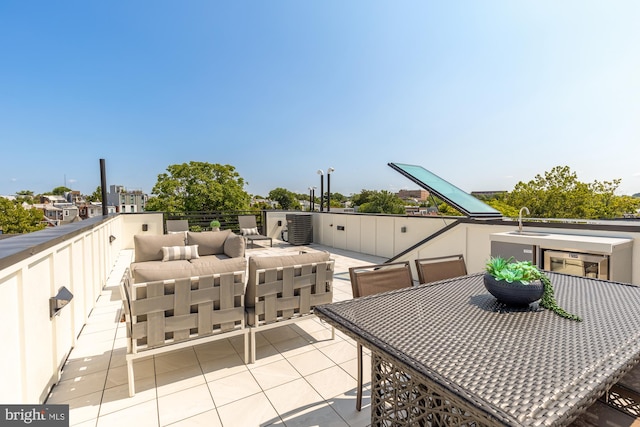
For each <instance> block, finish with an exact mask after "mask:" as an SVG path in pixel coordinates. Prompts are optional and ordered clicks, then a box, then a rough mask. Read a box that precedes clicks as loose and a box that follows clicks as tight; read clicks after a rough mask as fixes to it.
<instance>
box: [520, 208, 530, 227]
mask: <svg viewBox="0 0 640 427" xmlns="http://www.w3.org/2000/svg"><path fill="white" fill-rule="evenodd" d="M522 211H527V215H531V213H530V212H529V208H528V207H526V206H523V207H521V208H520V213H519V214H518V233H522Z"/></svg>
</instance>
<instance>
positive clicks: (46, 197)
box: [40, 194, 68, 204]
mask: <svg viewBox="0 0 640 427" xmlns="http://www.w3.org/2000/svg"><path fill="white" fill-rule="evenodd" d="M40 203H51V204H54V203H68V200H67V199H66V197H64V196H58V195H55V194H43V195H41V196H40Z"/></svg>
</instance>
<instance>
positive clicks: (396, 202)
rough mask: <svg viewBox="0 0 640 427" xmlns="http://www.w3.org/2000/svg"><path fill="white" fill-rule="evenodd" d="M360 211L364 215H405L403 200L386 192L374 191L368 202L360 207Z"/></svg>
mask: <svg viewBox="0 0 640 427" xmlns="http://www.w3.org/2000/svg"><path fill="white" fill-rule="evenodd" d="M363 191H364V190H363ZM358 211H359V212H363V213H388V214H403V213H405V210H404V202H403V201H402V199H400V198H399V197H398V196H396V195H395V194H393V193H391V192H389V191H385V190H382V191H372V192H371V194H369V198H368V201H367V202H365V203H363V204H361V205H359V209H358Z"/></svg>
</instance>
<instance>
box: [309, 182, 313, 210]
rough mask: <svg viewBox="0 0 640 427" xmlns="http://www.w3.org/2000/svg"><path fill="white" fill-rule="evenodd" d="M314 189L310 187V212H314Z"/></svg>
mask: <svg viewBox="0 0 640 427" xmlns="http://www.w3.org/2000/svg"><path fill="white" fill-rule="evenodd" d="M313 208H314V206H313V187H309V211H310V212H312V211H313Z"/></svg>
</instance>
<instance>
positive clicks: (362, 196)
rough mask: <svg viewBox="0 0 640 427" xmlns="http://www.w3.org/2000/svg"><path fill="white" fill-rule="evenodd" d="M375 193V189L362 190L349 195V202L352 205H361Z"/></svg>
mask: <svg viewBox="0 0 640 427" xmlns="http://www.w3.org/2000/svg"><path fill="white" fill-rule="evenodd" d="M375 193H376V191H373V190H362V191H361V192H360V193H358V194H354V195H352V196H351V203H352V204H353V205H354V206H362V205H364V204H365V203H368V202H370V201H371V199H372V197H373V196H374V194H375Z"/></svg>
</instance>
